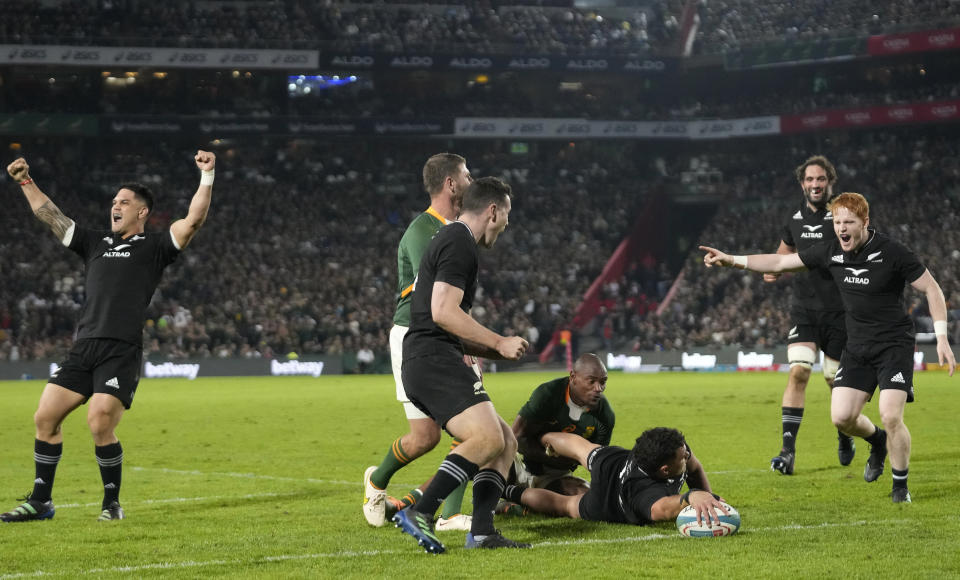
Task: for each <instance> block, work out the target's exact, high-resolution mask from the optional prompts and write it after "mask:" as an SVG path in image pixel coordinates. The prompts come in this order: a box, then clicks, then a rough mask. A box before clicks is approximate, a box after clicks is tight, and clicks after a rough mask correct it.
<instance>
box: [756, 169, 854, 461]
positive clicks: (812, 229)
mask: <svg viewBox="0 0 960 580" xmlns="http://www.w3.org/2000/svg"><path fill="white" fill-rule="evenodd" d="M794 174H795V175H796V177H797V181H799V182H800V188H801V190H802V191H803V201H802V202H801V203H800V207H799V208H797V211H796V213H793V214H791V216H790V217H789V218H788V219H787V221H786V223H785V224H784V225H783V228H782V229H781V234H780V235H781V237H780V247H778V248H777V252H776V253H778V254H792V253H795V252H797V251H800V250H804V249H806V248H808V247H810V246H812V245H814V244H817V243H820V242H822V241H823V240H829V239H830V238H832V237H833V231H832V230H833V215H832V214H831V213H830V210H828V209H827V203H828V202H829V201H830V197H831V196H832V195H833V186H834V184H835V183H836V181H837V170H836V169H835V168H834V166H833V164H832V163H830V161H829V160H828V159H827V158H826V157H823V156H822V155H815V156H813V157H810V158H809V159H807V160H806V161H804V162H803V164H801V165H800V166H799V167H797V168H796V170H794ZM779 277H780V275H779V274H773V273H771V274H764V275H763V279H764V280H765V281H767V282H773V281H776V280H777V278H779ZM846 340H847V332H846V327H845V325H844V314H843V302H842V301H841V300H840V291H839V290H838V289H837V285H836V284H834V283H833V278H832V277H831V276H830V274H829V273H827V272H825V271H810V272H807V273H804V274H797V275H795V276H793V305H792V307H791V308H790V330H789V331H788V332H787V360H788V361H789V363H790V374H789V376H788V378H787V387H786V389H784V391H783V400H782V403H781V408H780V413H781V424H782V425H781V427H782V443H781V447H780V452H779V453H778V454H777V455H776V457H774V458H773V459H771V460H770V469H772V470H774V471H779V472H780V473H782V474H784V475H792V474H793V467H794V462H795V461H796V443H797V435H798V432H799V431H800V422H801V421H802V420H803V409H804V405H805V402H806V390H807V383H808V382H809V381H810V370H811V369H812V368H813V365H814V364H815V363H816V362H817V349H818V348H819V350H821V351H823V378H824V380H825V381H826V382H827V385H828V386H829V387H830V388H833V377H834V375H836V373H837V366H838V365H839V364H840V354H841V353H842V352H843V345H844V343H845V342H846ZM837 439H838V441H839V445H838V448H837V455H838V457H839V459H840V464H841V465H850V462H851V461H853V456H854V453H855V452H856V447H855V446H854V444H853V438H852V437H850V436H849V435H846V434H844V433H843V432H840V431H838V432H837Z"/></svg>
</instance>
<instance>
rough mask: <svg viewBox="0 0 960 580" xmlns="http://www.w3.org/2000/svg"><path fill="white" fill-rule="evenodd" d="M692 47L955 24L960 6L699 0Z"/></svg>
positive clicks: (932, 1)
mask: <svg viewBox="0 0 960 580" xmlns="http://www.w3.org/2000/svg"><path fill="white" fill-rule="evenodd" d="M697 6H698V13H699V16H700V27H699V31H698V33H697V39H696V51H697V52H699V53H701V54H715V53H720V52H728V51H735V50H737V49H739V48H740V47H743V46H746V45H749V44H756V43H762V42H794V41H812V42H819V41H823V40H825V39H829V38H846V37H866V36H870V35H875V34H887V33H892V32H902V31H906V30H936V29H939V28H948V27H955V26H957V25H958V24H960V4H958V3H957V2H951V1H949V0H946V1H944V0H914V1H911V2H873V1H870V0H834V1H825V0H801V1H799V2H796V1H787V0H775V1H772V2H752V1H750V0H721V1H719V2H718V1H711V0H699V2H698V5H697Z"/></svg>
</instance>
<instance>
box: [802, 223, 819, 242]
mask: <svg viewBox="0 0 960 580" xmlns="http://www.w3.org/2000/svg"><path fill="white" fill-rule="evenodd" d="M822 227H823V224H821V225H819V226H808V225H806V224H804V226H803V229H805V230H807V231H805V232H803V233H802V234H800V237H801V238H817V239H821V238H823V232H818V231H817V230H819V229H820V228H822Z"/></svg>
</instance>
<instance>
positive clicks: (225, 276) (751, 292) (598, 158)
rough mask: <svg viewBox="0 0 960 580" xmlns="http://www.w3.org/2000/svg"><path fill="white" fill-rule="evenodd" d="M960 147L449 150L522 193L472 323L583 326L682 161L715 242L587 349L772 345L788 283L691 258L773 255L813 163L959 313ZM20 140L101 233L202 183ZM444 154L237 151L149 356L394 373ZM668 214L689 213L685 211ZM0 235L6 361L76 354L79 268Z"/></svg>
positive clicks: (488, 268)
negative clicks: (334, 358) (299, 361)
mask: <svg viewBox="0 0 960 580" xmlns="http://www.w3.org/2000/svg"><path fill="white" fill-rule="evenodd" d="M957 143H958V140H957V138H956V131H955V130H954V129H949V128H939V129H932V128H929V127H928V128H913V129H910V128H905V129H899V130H895V131H861V132H850V133H836V134H833V135H831V137H830V138H829V139H826V140H821V139H818V138H816V137H814V136H810V137H796V138H792V139H789V140H788V139H784V138H779V139H764V140H763V143H762V145H763V146H762V147H758V146H757V141H754V140H746V141H738V142H733V143H724V144H723V145H722V146H720V145H718V144H713V145H710V144H703V145H699V146H698V147H697V148H694V149H691V148H689V147H686V148H677V149H676V150H674V151H672V152H670V151H666V152H664V153H663V154H660V153H658V152H657V149H654V148H651V147H650V146H649V145H646V146H644V145H641V144H639V143H638V144H629V145H616V146H615V145H613V144H609V143H602V142H593V143H592V144H591V143H589V142H588V143H582V144H578V145H576V146H571V145H569V144H559V143H552V142H551V143H544V144H540V145H539V146H538V147H535V148H534V150H533V151H531V153H529V154H527V155H511V154H508V153H506V152H503V151H501V150H500V147H501V146H500V145H497V144H493V143H490V142H479V141H478V142H462V143H457V144H456V145H455V146H453V147H451V148H452V149H453V150H457V151H459V152H461V153H463V154H464V155H465V156H466V157H467V159H468V161H469V164H470V168H471V170H472V171H473V172H474V174H475V175H498V176H501V177H504V178H505V179H506V180H507V181H508V182H510V183H511V184H512V185H513V187H514V189H515V192H516V194H517V197H516V200H515V204H514V208H515V209H514V212H513V213H512V214H511V220H510V221H511V226H510V227H509V228H508V229H507V231H506V232H505V233H504V235H503V237H502V239H501V240H500V241H499V242H498V244H497V246H496V247H495V248H494V249H493V250H491V251H490V252H485V253H484V255H483V257H482V261H481V263H482V271H481V274H480V283H481V289H480V292H479V294H478V297H477V300H476V302H475V304H476V306H475V308H474V311H473V314H474V316H476V317H477V318H478V319H479V320H480V321H482V322H483V323H484V324H487V325H489V326H490V327H492V328H494V329H495V330H497V331H498V332H502V333H507V334H518V335H522V336H525V337H527V338H528V339H529V340H530V342H531V343H532V344H533V345H534V346H535V351H536V350H539V349H542V348H543V346H544V345H545V344H546V343H547V341H549V340H550V338H551V336H553V334H554V333H555V332H556V331H557V330H559V329H561V328H568V327H569V326H568V325H569V324H570V322H571V320H572V319H573V315H574V313H575V312H576V309H577V307H578V305H579V304H580V302H581V300H582V297H583V295H584V292H585V291H586V289H587V288H588V287H589V286H590V284H591V283H592V282H593V281H594V280H595V279H596V278H597V276H598V275H599V274H600V272H601V270H602V268H603V266H604V264H605V263H606V261H607V259H608V258H609V256H610V255H611V253H612V251H613V249H614V248H615V247H616V246H617V244H618V243H619V242H620V240H621V239H623V237H624V236H625V235H627V233H629V231H630V228H631V227H632V225H633V223H634V218H635V216H636V213H637V212H638V211H639V208H640V207H642V205H643V203H644V201H645V200H646V196H648V195H657V194H659V193H660V192H663V191H667V192H673V193H676V194H681V193H684V192H685V193H690V191H689V190H685V189H684V188H683V187H682V186H681V184H680V183H679V176H680V174H681V173H682V170H683V169H684V168H689V167H691V166H694V167H696V166H698V167H701V168H702V167H704V166H708V167H710V168H711V170H713V171H718V172H720V173H721V174H722V176H723V178H722V180H721V181H719V182H718V183H713V184H711V185H710V189H709V191H708V193H709V195H710V196H712V197H713V198H714V199H716V200H719V201H718V208H719V209H718V210H717V211H716V214H715V215H714V216H713V219H712V220H710V221H709V224H708V226H707V227H706V229H705V230H704V231H702V233H700V234H699V236H698V237H696V238H695V239H687V240H683V242H682V243H679V242H678V243H676V244H674V245H673V246H674V247H673V249H672V250H671V251H672V252H673V253H675V254H676V255H679V256H680V260H682V261H681V262H679V263H678V262H677V260H674V259H673V258H671V256H670V252H666V253H662V254H659V255H653V254H652V253H641V254H639V255H637V256H634V257H632V258H631V260H630V264H629V266H628V268H627V271H626V272H625V274H624V275H623V277H622V278H620V279H617V280H608V281H606V283H605V284H604V286H603V289H602V304H603V307H602V308H601V312H600V315H599V316H598V317H597V318H596V319H595V320H594V321H593V322H592V323H591V324H589V325H588V326H587V327H585V328H583V329H581V333H582V334H583V337H588V336H593V337H595V339H596V340H595V341H594V342H590V343H584V342H581V341H578V342H581V344H590V346H591V348H612V349H626V350H630V349H634V350H638V351H642V350H658V349H666V350H672V349H690V348H695V347H710V346H725V345H734V346H742V347H743V348H773V347H777V346H780V345H782V344H783V343H784V333H785V331H786V324H787V318H786V316H787V313H788V304H789V300H790V288H789V284H787V283H786V282H785V280H781V281H780V282H778V283H776V284H765V283H763V282H762V279H761V277H760V276H758V275H754V274H749V273H744V272H742V271H738V270H709V271H708V270H706V269H704V268H703V267H702V263H701V260H700V254H699V252H697V251H696V250H695V246H696V244H697V243H706V244H709V245H715V246H717V247H720V248H723V249H725V250H729V251H731V252H736V253H755V252H765V251H772V250H773V249H774V248H776V246H777V244H778V240H779V234H780V227H781V225H782V223H783V221H784V219H785V218H786V216H788V215H789V214H790V213H791V212H792V211H793V210H794V208H795V207H797V206H798V204H799V203H800V200H801V195H800V191H799V188H798V186H797V184H796V183H795V181H794V179H793V177H792V169H793V167H795V166H796V165H797V164H798V163H800V162H801V161H802V160H803V159H804V158H806V157H807V156H808V155H810V154H813V153H823V154H826V155H828V156H829V157H830V158H832V159H833V160H834V161H835V162H836V164H837V168H838V172H839V175H840V180H839V184H838V189H839V190H842V191H848V190H854V191H860V192H862V193H864V194H865V195H866V196H867V199H868V200H869V201H870V202H871V219H872V223H873V224H875V225H876V226H877V227H878V228H879V229H881V230H884V231H888V232H890V233H891V234H892V235H893V236H895V237H897V238H899V239H901V240H902V241H904V242H905V243H906V244H907V245H908V246H910V247H912V248H914V249H915V250H916V251H917V253H918V255H919V256H920V257H921V259H922V260H923V261H924V263H925V264H926V265H927V266H928V267H929V268H930V270H931V271H932V272H933V273H934V276H935V277H936V278H937V279H938V280H939V281H940V283H941V285H942V286H943V288H944V291H945V294H946V296H947V299H948V304H949V305H950V307H951V309H953V308H956V306H957V305H958V304H960V267H958V266H960V250H950V248H958V247H960V227H958V226H960V188H958V186H957V183H960V161H958V159H960V147H958V145H957ZM27 149H28V150H25V151H23V153H25V154H26V155H27V157H28V159H30V161H31V164H32V170H31V173H32V175H33V176H34V177H35V178H36V179H37V181H38V183H39V184H40V185H41V187H42V188H44V190H46V191H47V192H48V193H49V194H50V195H51V197H52V198H53V199H54V200H55V201H56V202H57V203H58V205H59V206H60V207H61V208H62V209H63V210H64V212H65V213H67V215H69V216H71V217H74V218H75V219H76V220H77V221H79V222H80V223H83V224H87V225H91V226H93V227H96V226H98V225H99V224H101V223H103V225H104V228H106V212H107V207H108V201H109V199H110V198H111V196H112V195H113V193H114V190H115V188H116V186H117V184H119V183H122V182H124V181H128V180H129V179H131V178H138V179H140V180H141V181H145V182H146V183H148V185H150V186H152V187H154V188H155V190H156V191H157V193H158V210H157V213H156V215H155V216H154V218H153V219H152V221H151V224H150V228H151V229H160V228H162V227H164V226H165V225H166V224H167V223H168V222H169V221H170V220H171V219H174V218H176V217H177V216H179V215H181V214H182V213H183V212H184V211H185V209H186V204H187V202H188V200H189V197H190V195H192V192H193V189H194V188H195V181H196V175H194V173H195V171H194V170H193V167H192V164H191V163H190V162H189V155H188V154H187V151H186V150H184V149H182V148H175V147H172V146H164V145H160V146H153V147H151V148H146V147H142V148H141V147H137V146H135V145H131V144H130V143H126V142H124V143H120V142H115V143H110V142H101V143H99V144H98V145H97V146H96V147H91V146H90V143H85V144H84V143H76V142H74V143H68V142H51V143H48V144H46V145H39V144H38V145H36V146H32V147H28V148H27ZM439 149H441V147H438V146H436V145H434V144H430V143H427V144H424V143H409V142H403V143H393V142H389V141H374V142H360V141H346V142H340V143H337V144H314V145H312V146H311V145H305V144H304V143H302V142H301V143H298V142H289V143H286V144H283V143H274V142H271V143H268V142H266V141H264V142H263V143H261V144H259V145H258V146H252V145H250V146H234V147H228V148H225V149H223V150H222V151H221V152H220V155H221V157H220V161H219V162H218V178H217V185H216V188H215V189H216V192H215V199H214V204H213V207H212V209H211V213H210V219H209V220H208V222H207V224H206V225H205V226H204V229H203V231H202V232H201V233H200V235H198V237H197V239H196V240H195V241H194V243H193V244H192V245H191V247H190V248H189V249H188V250H187V251H186V252H185V253H184V254H183V256H182V257H181V259H180V260H179V261H178V262H177V263H176V264H174V265H173V266H172V267H171V268H170V269H169V270H168V273H167V275H166V276H165V278H164V281H163V283H162V284H161V287H160V289H159V290H158V293H157V295H156V296H155V297H154V301H153V303H152V305H151V307H150V310H149V320H148V321H147V325H146V329H145V333H144V340H145V347H146V353H147V356H148V357H150V358H151V359H154V360H182V359H196V358H203V357H276V356H285V355H286V354H287V353H291V352H295V353H297V354H298V355H301V356H302V355H317V354H324V355H337V354H349V355H356V353H357V352H358V351H361V350H362V351H367V350H370V351H372V352H374V353H376V356H377V357H379V359H380V360H381V361H382V360H385V356H386V352H387V345H386V338H387V335H388V331H389V326H390V320H391V317H392V311H393V307H394V297H395V293H396V288H395V284H396V281H395V275H396V274H395V268H396V258H395V257H396V245H397V242H398V240H399V237H400V235H401V234H402V232H403V229H404V227H405V226H406V224H407V223H408V222H409V220H410V219H411V218H412V217H413V216H414V215H415V214H416V213H417V212H419V211H422V210H423V209H424V206H425V204H426V201H427V198H426V194H425V193H423V192H422V190H421V188H420V183H419V169H420V167H421V166H422V163H423V160H424V159H425V158H426V157H427V156H429V155H430V154H431V153H433V152H436V151H437V150H439ZM691 161H694V162H693V163H691ZM638 173H639V174H643V175H644V176H646V177H645V179H643V180H642V181H641V180H638V179H637V175H638ZM7 187H8V188H10V189H15V188H14V186H12V185H10V184H9V182H8V185H7ZM670 211H673V212H679V213H681V214H683V213H684V212H688V211H691V210H689V209H688V206H684V205H683V204H675V205H673V206H672V209H671V210H670ZM101 220H102V222H101ZM934 224H936V225H935V226H934ZM934 227H935V228H936V232H937V235H936V236H931V235H930V231H931V228H934ZM0 232H2V234H0V235H2V240H0V242H2V245H3V246H4V252H3V253H2V254H0V271H3V272H4V276H3V282H2V284H0V360H15V359H52V360H55V359H57V358H59V357H62V356H63V354H64V352H65V350H66V348H67V346H68V345H69V341H70V337H71V335H72V332H73V328H74V324H75V321H76V319H77V315H78V309H79V306H80V303H81V302H82V297H83V287H82V279H83V273H82V265H81V264H80V262H79V260H78V259H76V258H75V257H74V256H72V255H71V254H70V253H69V252H68V251H66V250H64V249H63V248H62V247H61V246H60V245H59V244H58V243H57V242H56V240H54V239H53V236H51V235H50V233H49V232H48V231H47V230H46V228H44V227H43V226H42V225H41V224H40V223H39V222H37V221H36V220H35V219H34V218H33V216H31V215H30V214H29V210H28V209H27V207H26V204H25V203H23V204H21V205H17V204H14V205H13V206H12V207H11V208H10V209H9V211H6V212H3V213H2V214H0ZM945 248H946V249H945ZM681 268H682V270H681ZM678 272H680V274H679V276H677V274H678ZM674 285H675V288H674V291H673V293H672V295H671V297H670V298H669V299H667V292H668V290H669V289H670V288H671V287H672V286H674ZM907 299H908V303H909V304H910V308H911V311H912V313H913V314H914V316H915V319H916V320H917V324H918V329H919V330H921V331H922V330H927V328H926V326H928V325H929V319H928V318H927V317H928V315H927V313H926V310H925V306H924V302H923V299H922V297H921V296H919V295H917V294H916V293H912V292H910V291H909V290H908V292H907ZM661 305H663V308H664V309H663V311H662V312H661V313H659V314H658V308H660V307H661ZM953 315H954V313H953V311H951V316H953ZM364 354H365V355H367V354H368V353H366V352H364ZM364 364H365V368H370V369H375V368H377V367H376V365H372V364H370V363H369V362H365V363H364Z"/></svg>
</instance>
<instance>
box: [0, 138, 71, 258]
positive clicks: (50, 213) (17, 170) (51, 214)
mask: <svg viewBox="0 0 960 580" xmlns="http://www.w3.org/2000/svg"><path fill="white" fill-rule="evenodd" d="M7 173H9V174H10V177H12V178H13V179H14V181H16V182H17V183H19V184H20V188H21V189H22V190H23V195H25V196H26V198H27V203H29V204H30V209H32V210H33V215H35V216H37V219H39V220H40V221H42V222H43V223H45V224H47V225H48V226H50V230H51V231H53V235H55V236H57V239H58V240H62V239H63V236H64V234H66V233H67V230H68V229H70V226H72V225H73V220H72V219H70V218H68V217H67V216H65V215H63V212H62V211H60V208H59V207H57V205H56V204H55V203H53V202H52V201H50V198H49V197H47V196H46V194H45V193H43V192H42V191H40V188H39V187H37V184H35V183H34V182H33V179H31V178H30V166H29V165H27V160H26V159H24V158H23V157H20V158H19V159H17V160H15V161H14V162H13V163H11V164H10V165H8V166H7Z"/></svg>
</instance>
